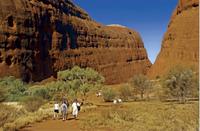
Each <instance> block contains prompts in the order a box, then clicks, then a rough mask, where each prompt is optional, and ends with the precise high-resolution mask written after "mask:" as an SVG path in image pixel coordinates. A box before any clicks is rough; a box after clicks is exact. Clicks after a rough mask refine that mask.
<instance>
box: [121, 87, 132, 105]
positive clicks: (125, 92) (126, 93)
mask: <svg viewBox="0 0 200 131" xmlns="http://www.w3.org/2000/svg"><path fill="white" fill-rule="evenodd" d="M132 92H133V91H132V90H131V88H130V87H129V86H122V87H121V88H120V89H119V95H120V97H121V98H122V99H123V100H124V101H127V100H129V99H130V98H131V97H132V96H133V93H132Z"/></svg>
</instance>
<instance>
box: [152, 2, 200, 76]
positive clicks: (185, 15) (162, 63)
mask: <svg viewBox="0 0 200 131" xmlns="http://www.w3.org/2000/svg"><path fill="white" fill-rule="evenodd" d="M177 65H181V66H186V67H190V68H193V69H194V70H195V71H197V72H198V68H199V1H198V0H179V3H178V6H177V7H176V9H175V11H174V12H173V15H172V17H171V20H170V23H169V25H168V29H167V32H166V33H165V35H164V38H163V41H162V47H161V51H160V53H159V55H158V56H157V59H156V61H155V63H154V65H153V66H152V67H151V69H150V70H149V72H148V75H149V76H150V77H154V78H155V77H156V76H162V75H164V74H165V73H166V72H167V71H169V69H170V68H173V67H174V66H177Z"/></svg>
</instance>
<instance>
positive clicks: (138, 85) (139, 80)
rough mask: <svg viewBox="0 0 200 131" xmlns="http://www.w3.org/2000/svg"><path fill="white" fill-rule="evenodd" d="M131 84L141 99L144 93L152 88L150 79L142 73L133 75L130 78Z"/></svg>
mask: <svg viewBox="0 0 200 131" xmlns="http://www.w3.org/2000/svg"><path fill="white" fill-rule="evenodd" d="M131 85H132V87H133V88H134V92H135V93H136V94H138V93H139V94H140V97H141V99H143V98H144V94H148V91H150V89H151V88H152V83H151V82H150V80H148V78H147V77H146V76H144V75H142V74H140V75H135V76H134V77H133V79H132V80H131Z"/></svg>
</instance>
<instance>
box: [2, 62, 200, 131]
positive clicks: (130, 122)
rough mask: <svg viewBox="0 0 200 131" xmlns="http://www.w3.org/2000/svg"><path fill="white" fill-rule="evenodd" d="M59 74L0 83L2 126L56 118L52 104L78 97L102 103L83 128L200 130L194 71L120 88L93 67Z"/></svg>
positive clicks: (139, 77)
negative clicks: (49, 78)
mask: <svg viewBox="0 0 200 131" xmlns="http://www.w3.org/2000/svg"><path fill="white" fill-rule="evenodd" d="M57 76H58V77H57V79H56V80H54V81H51V82H47V83H46V84H27V83H24V82H22V81H21V80H20V79H16V78H14V77H5V78H3V79H1V80H0V101H1V106H0V110H1V112H0V116H1V117H0V120H1V123H0V126H1V127H3V129H4V131H9V130H17V129H20V128H23V127H25V126H26V125H28V124H30V123H34V122H40V121H42V120H43V119H47V118H49V117H50V116H52V106H53V105H52V103H53V101H61V100H62V99H63V98H67V99H68V100H69V102H71V101H72V100H73V99H74V98H77V97H78V98H81V99H84V100H85V101H87V100H89V101H90V102H92V103H93V104H92V105H94V101H95V99H97V100H98V101H97V102H95V103H98V105H99V104H100V105H102V107H98V106H96V107H95V108H97V109H95V110H94V111H93V113H90V114H87V116H88V117H86V118H84V119H83V120H81V129H82V130H93V129H94V128H95V129H99V130H101V129H104V128H106V129H110V130H116V131H117V130H120V129H122V128H123V129H124V130H127V131H128V130H131V131H132V130H133V131H134V130H137V131H140V130H141V131H142V130H145V129H147V130H155V131H159V130H166V131H168V130H169V131H171V130H178V129H182V130H185V131H187V130H196V129H197V128H198V119H197V118H198V117H197V116H198V102H197V101H196V102H194V101H189V100H190V98H195V100H197V98H198V75H197V74H195V73H194V72H193V71H192V70H190V69H185V68H174V69H172V70H171V71H170V72H169V73H168V74H167V75H166V76H165V77H161V78H158V79H156V80H150V79H148V78H147V77H146V76H144V75H135V76H133V77H132V79H131V80H130V81H129V82H128V83H125V84H121V85H118V86H116V85H111V86H106V85H104V81H105V80H104V77H103V76H102V75H101V74H99V73H98V72H96V71H95V70H92V69H90V68H86V69H82V68H80V67H77V66H75V67H74V68H72V69H70V70H64V71H60V72H58V75H57ZM100 90H101V91H102V92H101V93H102V96H100V97H98V98H97V97H96V96H95V93H96V92H98V91H100ZM94 97H96V98H94ZM115 99H122V101H123V103H120V104H113V103H111V102H113V100H115ZM180 103H182V104H180ZM104 104H106V105H107V106H108V107H104V106H103V105H104ZM163 123H164V124H163ZM111 127H113V128H111Z"/></svg>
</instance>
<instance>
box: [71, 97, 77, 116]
mask: <svg viewBox="0 0 200 131" xmlns="http://www.w3.org/2000/svg"><path fill="white" fill-rule="evenodd" d="M72 115H73V116H74V118H75V119H76V118H77V116H78V107H77V99H75V100H74V102H73V103H72Z"/></svg>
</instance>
